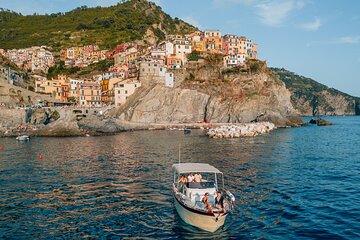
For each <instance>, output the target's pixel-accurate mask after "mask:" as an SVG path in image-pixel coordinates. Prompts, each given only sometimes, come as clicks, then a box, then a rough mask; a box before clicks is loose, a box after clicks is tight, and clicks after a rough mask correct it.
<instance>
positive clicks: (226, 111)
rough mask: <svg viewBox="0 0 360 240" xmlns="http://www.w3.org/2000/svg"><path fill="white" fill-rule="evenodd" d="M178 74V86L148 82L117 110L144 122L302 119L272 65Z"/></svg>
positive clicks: (281, 123) (281, 122) (291, 122)
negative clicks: (232, 71)
mask: <svg viewBox="0 0 360 240" xmlns="http://www.w3.org/2000/svg"><path fill="white" fill-rule="evenodd" d="M264 71H265V70H264ZM174 75H175V79H176V84H175V87H174V88H168V87H165V84H164V83H163V84H161V83H156V84H155V83H154V84H143V85H142V87H141V88H139V89H138V90H137V91H136V93H135V94H134V95H133V96H131V97H130V98H129V99H128V101H127V103H126V104H125V105H123V106H122V107H121V108H119V109H118V110H117V113H116V116H117V117H118V118H119V119H120V120H123V121H129V122H139V123H169V124H170V123H193V122H211V123H247V122H259V121H270V122H272V123H274V124H275V125H276V126H277V127H286V126H298V125H301V124H302V121H301V119H300V118H299V117H297V116H296V115H295V111H294V109H293V107H292V104H291V102H290V92H289V91H288V90H287V89H286V88H285V85H284V83H282V82H280V81H278V80H277V79H276V77H274V76H273V75H272V73H271V72H268V71H267V70H266V71H265V72H259V73H256V74H250V73H237V74H232V75H229V74H228V75H224V74H221V70H220V68H219V67H209V66H207V65H205V66H203V67H201V66H198V65H196V68H194V69H191V68H187V69H186V70H176V71H174ZM144 82H151V81H148V80H147V81H144Z"/></svg>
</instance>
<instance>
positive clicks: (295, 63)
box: [0, 0, 360, 97]
mask: <svg viewBox="0 0 360 240" xmlns="http://www.w3.org/2000/svg"><path fill="white" fill-rule="evenodd" d="M117 2H119V1H117V0H11V1H9V0H0V7H2V8H7V9H10V10H14V11H16V12H21V13H22V14H33V13H34V12H36V13H41V14H43V13H53V12H66V11H69V10H72V9H74V8H76V7H78V6H82V5H87V6H89V7H91V6H109V5H114V4H117ZM153 2H155V3H156V4H158V5H160V6H161V7H162V9H163V10H164V11H165V12H167V13H168V14H170V15H171V16H172V17H178V18H181V19H183V20H185V21H187V22H189V23H191V24H193V25H195V26H197V27H199V28H200V29H201V30H205V29H219V30H221V31H222V33H223V34H226V33H232V34H238V35H242V36H246V37H248V38H251V39H252V40H253V42H255V43H257V44H258V51H259V58H260V59H262V60H266V61H267V63H268V65H269V66H271V67H283V68H286V69H288V70H290V71H293V72H295V73H297V74H299V75H303V76H306V77H310V78H313V79H314V80H316V81H318V82H320V83H323V84H325V85H327V86H329V87H333V88H336V89H338V90H340V91H343V92H346V93H348V94H350V95H354V96H359V97H360V1H358V0H342V1H339V0H153ZM0 47H1V42H0Z"/></svg>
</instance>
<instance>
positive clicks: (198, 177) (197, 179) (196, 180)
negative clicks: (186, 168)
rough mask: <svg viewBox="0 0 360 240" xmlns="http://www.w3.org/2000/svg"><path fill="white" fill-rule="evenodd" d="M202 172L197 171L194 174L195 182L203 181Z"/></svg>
mask: <svg viewBox="0 0 360 240" xmlns="http://www.w3.org/2000/svg"><path fill="white" fill-rule="evenodd" d="M201 178H202V177H201V174H200V173H195V176H194V182H201Z"/></svg>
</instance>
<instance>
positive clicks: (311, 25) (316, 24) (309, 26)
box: [300, 17, 322, 31]
mask: <svg viewBox="0 0 360 240" xmlns="http://www.w3.org/2000/svg"><path fill="white" fill-rule="evenodd" d="M321 26H322V23H321V20H320V19H319V18H317V17H316V18H315V20H314V21H313V22H308V23H304V24H301V25H300V27H301V28H303V29H305V30H307V31H316V30H318V29H319V28H320V27H321Z"/></svg>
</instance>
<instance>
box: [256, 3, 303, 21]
mask: <svg viewBox="0 0 360 240" xmlns="http://www.w3.org/2000/svg"><path fill="white" fill-rule="evenodd" d="M255 7H256V11H257V15H258V16H259V18H260V21H261V22H262V23H263V24H265V25H268V26H271V27H278V26H281V25H282V24H283V23H284V22H285V20H286V19H287V18H288V16H289V15H290V13H291V12H292V11H294V10H296V9H301V8H303V7H304V2H302V1H299V0H267V1H261V2H260V3H258V4H256V6H255Z"/></svg>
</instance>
